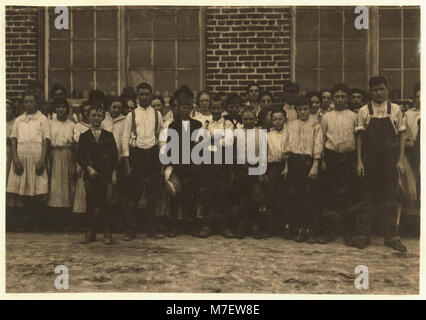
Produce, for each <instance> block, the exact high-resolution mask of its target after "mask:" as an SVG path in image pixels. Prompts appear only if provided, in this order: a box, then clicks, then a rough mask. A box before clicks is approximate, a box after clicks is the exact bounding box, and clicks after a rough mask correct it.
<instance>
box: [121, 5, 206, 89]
mask: <svg viewBox="0 0 426 320" xmlns="http://www.w3.org/2000/svg"><path fill="white" fill-rule="evenodd" d="M199 16H200V9H199V8H192V7H185V8H176V7H173V8H149V9H148V8H141V7H133V8H126V20H127V21H126V25H127V37H128V43H127V50H128V51H127V73H128V74H127V77H128V80H129V84H130V85H132V86H137V85H138V84H139V83H140V82H141V81H146V82H148V83H151V84H152V86H153V89H154V91H157V92H158V93H161V94H163V95H164V96H165V97H168V96H170V95H171V94H172V93H173V92H174V91H175V90H176V89H177V88H178V87H180V86H181V85H182V84H186V85H188V86H189V87H190V88H191V89H193V90H195V91H199V90H200V68H201V61H200V19H199Z"/></svg>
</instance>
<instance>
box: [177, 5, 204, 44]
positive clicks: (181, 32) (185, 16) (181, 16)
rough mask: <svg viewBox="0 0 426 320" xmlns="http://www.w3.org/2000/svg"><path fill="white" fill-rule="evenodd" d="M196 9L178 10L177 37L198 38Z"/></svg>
mask: <svg viewBox="0 0 426 320" xmlns="http://www.w3.org/2000/svg"><path fill="white" fill-rule="evenodd" d="M198 15H199V11H198V9H195V10H194V9H178V11H177V23H178V25H177V34H178V37H182V38H184V37H198V36H199V27H198Z"/></svg>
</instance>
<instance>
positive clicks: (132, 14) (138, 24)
mask: <svg viewBox="0 0 426 320" xmlns="http://www.w3.org/2000/svg"><path fill="white" fill-rule="evenodd" d="M126 15H127V19H128V24H127V25H128V32H129V38H130V39H133V38H144V37H151V36H152V24H153V20H154V11H153V10H149V9H142V10H128V11H127V13H126Z"/></svg>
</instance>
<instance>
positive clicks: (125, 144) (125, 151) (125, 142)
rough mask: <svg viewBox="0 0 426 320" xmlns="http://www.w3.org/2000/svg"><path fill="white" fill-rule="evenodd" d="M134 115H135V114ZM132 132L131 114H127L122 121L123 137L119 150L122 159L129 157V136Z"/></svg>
mask: <svg viewBox="0 0 426 320" xmlns="http://www.w3.org/2000/svg"><path fill="white" fill-rule="evenodd" d="M135 114H136V113H135ZM131 132H132V113H131V112H129V113H128V114H127V116H126V119H125V120H124V128H123V135H122V137H121V148H122V155H123V157H128V156H129V143H130V134H131Z"/></svg>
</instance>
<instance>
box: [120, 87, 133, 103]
mask: <svg viewBox="0 0 426 320" xmlns="http://www.w3.org/2000/svg"><path fill="white" fill-rule="evenodd" d="M121 97H122V98H123V100H124V99H128V98H133V99H136V92H135V89H133V87H124V88H123V93H122V94H121Z"/></svg>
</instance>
